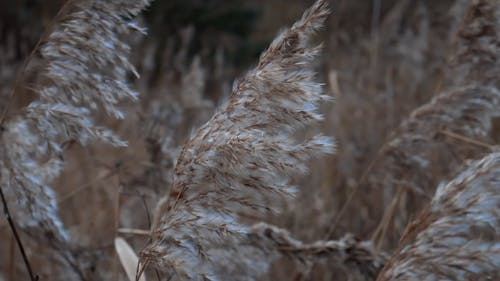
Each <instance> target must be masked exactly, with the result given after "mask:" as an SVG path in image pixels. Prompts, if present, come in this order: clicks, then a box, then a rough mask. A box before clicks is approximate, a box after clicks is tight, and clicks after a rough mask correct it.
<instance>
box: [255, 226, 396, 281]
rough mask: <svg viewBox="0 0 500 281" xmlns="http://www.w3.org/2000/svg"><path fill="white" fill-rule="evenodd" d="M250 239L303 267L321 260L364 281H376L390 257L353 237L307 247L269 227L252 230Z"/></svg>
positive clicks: (317, 242)
mask: <svg viewBox="0 0 500 281" xmlns="http://www.w3.org/2000/svg"><path fill="white" fill-rule="evenodd" d="M250 238H251V239H252V241H253V243H255V244H256V245H258V246H259V247H267V248H269V251H277V252H278V253H279V254H281V255H284V256H287V257H290V258H292V259H293V260H294V261H296V262H298V263H300V264H302V265H304V264H308V262H314V261H316V260H318V259H330V260H332V259H333V261H334V262H335V265H336V266H341V267H345V268H347V270H349V271H356V272H359V273H361V275H362V276H363V277H364V278H365V280H375V278H376V276H377V274H378V273H379V271H380V270H381V269H382V267H383V266H384V264H385V262H386V261H387V259H388V257H387V255H386V254H385V253H383V252H380V251H377V250H375V247H374V246H373V243H372V241H359V240H357V239H356V238H355V237H354V236H353V235H352V234H347V235H345V236H344V237H343V238H341V239H339V240H328V241H327V240H320V241H315V242H313V243H304V242H302V241H299V240H297V239H295V238H293V237H291V235H290V233H289V232H288V231H287V230H285V229H282V228H278V227H276V226H274V225H269V224H266V223H258V224H256V225H254V226H252V228H251V230H250Z"/></svg>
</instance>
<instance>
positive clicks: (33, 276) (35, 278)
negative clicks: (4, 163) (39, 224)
mask: <svg viewBox="0 0 500 281" xmlns="http://www.w3.org/2000/svg"><path fill="white" fill-rule="evenodd" d="M0 197H1V198H2V203H3V212H4V214H5V216H6V217H7V221H8V222H9V226H10V229H11V230H12V234H13V235H14V238H15V239H16V242H17V246H18V247H19V251H20V252H21V256H22V257H23V261H24V264H25V265H26V269H27V270H28V273H29V275H30V278H31V281H38V275H36V274H34V273H33V270H32V269H31V265H30V262H29V260H28V256H27V255H26V252H25V251H24V247H23V243H22V242H21V238H20V237H19V234H18V233H17V229H16V226H15V224H14V221H13V220H12V217H11V215H10V211H9V207H8V206H7V200H5V196H4V194H3V190H2V186H0Z"/></svg>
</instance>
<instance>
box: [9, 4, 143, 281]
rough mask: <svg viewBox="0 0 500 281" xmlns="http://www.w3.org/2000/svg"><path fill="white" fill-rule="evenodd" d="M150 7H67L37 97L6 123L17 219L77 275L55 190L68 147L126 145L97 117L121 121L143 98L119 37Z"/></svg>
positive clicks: (46, 51)
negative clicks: (131, 81)
mask: <svg viewBox="0 0 500 281" xmlns="http://www.w3.org/2000/svg"><path fill="white" fill-rule="evenodd" d="M148 2H149V1H131V0H127V1H104V0H93V1H70V2H68V4H67V6H66V7H65V8H67V9H65V10H64V11H65V12H64V13H63V14H62V15H61V17H60V18H59V20H58V22H57V23H56V24H55V26H54V27H53V29H52V31H51V33H50V34H49V35H48V37H47V38H45V40H44V41H43V42H42V45H41V47H40V49H39V50H37V51H39V53H40V55H41V57H42V59H43V63H44V68H43V69H42V70H41V71H40V73H39V74H40V75H39V76H40V78H39V79H38V81H37V83H36V84H35V85H34V86H33V87H34V90H35V91H36V92H37V93H38V94H39V96H38V97H37V98H36V100H35V101H33V102H31V103H30V104H29V105H27V106H26V107H25V108H24V109H23V110H22V111H21V112H20V113H19V114H16V115H14V116H11V117H10V118H9V119H8V120H3V122H4V126H3V128H2V129H3V132H2V143H3V145H2V147H1V149H2V152H3V153H2V155H4V157H3V159H1V160H2V161H1V163H0V167H1V179H2V182H1V184H2V188H3V189H4V191H5V193H6V195H7V197H8V200H9V203H10V204H9V207H10V208H11V209H12V213H13V217H14V220H15V222H16V223H17V224H18V225H19V226H20V227H21V228H22V229H23V230H24V231H26V232H27V233H29V234H31V235H32V236H33V237H34V238H35V240H36V241H40V242H42V244H47V243H48V246H49V247H52V248H53V249H55V250H56V252H58V253H60V254H61V255H62V256H63V257H64V259H66V260H67V262H69V263H70V264H71V266H72V267H73V268H75V267H77V266H76V261H75V260H72V259H73V257H72V254H70V251H71V248H72V247H71V246H70V245H69V244H68V243H70V237H69V235H68V232H67V231H66V229H65V227H64V225H63V223H62V221H61V219H60V218H59V216H58V214H57V212H58V211H57V204H56V196H55V193H54V191H53V189H52V188H51V187H50V184H51V182H52V181H53V180H54V179H55V178H56V177H57V176H59V174H60V173H61V170H62V166H63V162H64V161H63V156H62V152H63V148H64V145H65V144H66V143H68V142H78V143H81V144H82V145H85V144H87V143H89V142H90V141H94V140H100V141H104V142H107V143H110V144H112V145H115V146H123V145H126V142H124V141H122V140H121V139H120V138H119V137H117V136H116V135H115V134H114V133H113V132H112V131H111V130H108V129H107V128H105V127H101V126H98V125H96V124H95V123H94V121H93V119H92V118H93V116H92V115H93V113H96V112H98V111H104V112H106V113H107V114H109V115H112V116H114V117H117V118H123V117H124V114H123V113H122V112H121V111H120V106H121V103H122V102H126V101H131V100H132V101H133V100H136V99H137V94H136V93H135V92H134V91H133V90H131V89H130V87H129V86H128V85H127V82H126V81H127V77H126V76H127V75H128V74H129V73H135V72H136V71H135V69H134V68H133V66H132V65H131V64H130V62H129V61H128V59H127V55H128V53H129V51H130V48H129V46H128V45H127V44H126V43H125V42H123V40H122V39H121V36H123V35H125V34H126V33H128V32H129V31H131V30H137V29H138V27H137V25H136V24H135V23H134V22H133V21H132V18H133V17H134V16H136V15H137V14H138V13H139V12H140V11H141V10H142V9H143V8H144V7H145V6H146V5H147V4H148ZM69 271H70V270H65V273H68V274H69ZM78 274H80V278H82V279H83V276H81V274H82V273H81V272H79V273H78ZM61 278H72V279H73V278H76V277H69V276H66V277H64V276H61Z"/></svg>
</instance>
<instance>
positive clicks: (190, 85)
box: [0, 0, 498, 280]
mask: <svg viewBox="0 0 500 281" xmlns="http://www.w3.org/2000/svg"><path fill="white" fill-rule="evenodd" d="M64 2H65V1H62V0H16V1H10V0H0V95H1V96H0V98H1V100H0V106H2V107H5V106H7V104H9V106H14V107H17V108H20V107H22V106H23V105H25V104H27V103H28V102H29V101H31V100H32V99H33V97H34V96H33V94H32V93H31V92H30V90H29V87H26V90H25V92H26V94H25V95H19V96H16V97H15V98H14V102H12V103H8V100H9V97H8V96H9V92H10V90H11V88H12V86H13V83H14V81H15V77H16V73H17V71H18V69H19V68H20V66H21V65H22V63H23V61H24V60H25V59H26V58H27V57H28V56H29V54H30V52H31V50H32V49H33V48H34V46H35V44H36V42H37V40H38V39H39V38H40V37H41V36H42V34H43V31H44V30H45V28H46V27H47V26H48V25H49V24H50V22H51V19H52V18H53V17H54V16H55V15H56V14H57V12H58V10H59V9H60V7H61V6H62V5H63V4H64ZM463 2H464V1H461V0H439V1H424V0H399V1H396V0H371V1H367V0H356V1H353V0H336V1H332V3H331V8H332V11H333V14H332V16H331V17H330V18H329V20H328V22H327V24H326V26H325V28H324V29H323V30H322V31H321V32H320V33H319V34H318V36H317V38H316V40H315V41H317V43H320V42H323V44H324V52H323V54H322V56H321V57H320V58H319V59H318V61H317V70H318V73H319V74H318V79H319V80H320V81H322V82H323V83H325V90H326V91H327V92H328V93H329V94H330V95H332V96H333V97H334V98H335V102H334V103H333V104H328V105H325V106H324V108H323V109H322V110H323V112H324V114H325V117H326V118H325V121H324V122H323V123H322V124H321V125H319V126H318V127H317V128H311V129H310V130H311V131H322V132H324V134H326V135H332V136H334V137H335V138H336V139H337V142H338V152H337V153H336V155H334V156H331V157H329V158H325V159H321V160H317V161H316V162H314V163H311V169H310V170H311V173H310V175H309V176H308V177H307V178H305V179H297V182H298V184H299V186H300V187H301V191H300V193H299V195H298V196H297V198H296V200H295V201H294V202H293V203H292V204H293V205H291V206H289V207H288V208H287V210H286V211H285V212H283V213H282V214H280V215H273V216H271V215H270V216H269V217H268V218H265V219H266V220H268V221H270V222H273V223H275V224H277V225H279V226H282V227H284V228H286V229H289V230H290V231H291V232H292V234H293V235H294V236H295V237H297V238H300V239H302V240H304V241H315V240H320V239H336V238H339V237H342V236H343V235H344V234H346V233H353V234H354V235H355V236H356V237H357V238H359V239H362V240H365V239H372V240H373V241H374V243H375V245H376V248H377V249H378V250H381V251H383V250H385V251H390V250H391V249H394V247H395V246H396V245H397V242H398V240H399V237H400V236H401V233H402V231H403V230H404V227H405V226H406V224H407V223H408V221H409V219H411V218H412V217H414V216H415V215H416V214H417V213H418V210H419V209H420V208H421V207H422V206H424V205H425V204H427V203H428V202H429V199H430V198H431V197H432V195H433V191H434V189H435V188H436V186H437V184H438V183H439V182H440V181H444V180H447V179H449V178H451V176H452V174H451V172H452V171H451V169H447V168H442V167H440V166H439V165H440V164H444V165H446V164H445V163H446V162H447V161H449V159H441V160H440V161H441V162H439V163H440V164H439V163H438V164H436V165H437V166H436V168H435V169H432V170H431V171H430V173H433V174H432V175H430V174H429V175H428V176H427V177H426V178H425V181H420V182H418V185H417V186H410V187H409V188H406V187H405V188H400V187H398V186H400V183H401V182H403V181H406V180H408V181H410V179H411V178H412V177H415V174H414V173H413V174H412V173H409V172H408V171H409V169H410V168H409V167H410V166H401V165H400V166H399V169H398V170H397V171H394V170H391V169H393V168H392V166H391V165H390V163H392V162H390V160H387V159H388V158H387V157H389V156H391V155H390V153H389V152H387V153H386V150H384V149H385V148H386V146H385V144H386V143H387V141H388V140H390V139H391V137H392V136H394V134H396V133H397V130H398V127H399V125H400V123H401V122H402V121H403V120H404V119H405V118H407V117H408V116H409V114H410V112H411V111H412V110H414V109H415V108H417V107H418V106H420V105H422V104H425V103H426V102H428V101H429V100H430V99H431V98H432V97H433V96H435V95H436V94H438V93H440V92H441V91H442V90H443V89H445V88H446V86H447V85H448V84H450V83H451V81H452V80H453V77H449V76H448V75H447V67H448V61H449V58H450V55H451V54H452V53H451V52H450V50H452V46H453V43H454V35H455V33H456V31H457V27H458V23H459V22H460V20H461V18H462V15H463V6H464V4H463ZM312 3H313V1H309V0H301V1H299V0H286V1H285V0H233V1H224V0H169V1H160V0H157V1H156V2H154V3H153V4H152V5H151V7H150V8H149V9H148V10H147V11H146V12H145V13H144V14H143V16H142V17H141V18H140V22H141V24H142V25H144V26H146V27H147V29H148V35H147V36H139V35H136V36H132V37H131V38H127V40H128V42H130V44H131V45H132V51H131V57H132V60H133V61H134V63H135V65H136V66H137V68H138V70H139V73H140V74H141V77H140V79H137V80H131V81H134V82H133V83H134V84H135V89H137V91H139V92H140V93H141V99H140V102H139V103H138V104H131V105H128V106H129V109H128V112H129V114H128V117H127V118H126V120H125V121H120V122H118V121H109V120H108V118H106V117H105V116H102V120H103V122H105V123H106V124H107V125H108V126H110V127H112V128H114V129H115V130H116V131H117V132H118V134H119V135H121V136H123V138H125V139H127V140H128V141H129V143H130V145H129V147H128V148H122V149H115V148H110V147H107V146H104V145H99V144H96V145H94V146H90V147H87V148H82V147H80V146H78V145H76V144H75V145H73V146H71V148H70V149H69V152H68V156H67V159H65V161H66V162H67V165H66V167H65V172H64V174H63V176H62V177H61V178H60V179H58V180H57V181H56V182H55V183H54V185H55V187H56V189H57V192H58V197H59V207H60V210H61V211H60V214H61V216H62V218H63V220H64V222H65V224H66V226H67V227H68V228H69V229H70V231H71V233H72V235H74V237H75V239H76V240H77V241H78V244H79V245H80V246H81V247H82V249H83V248H87V249H93V252H92V255H95V258H94V259H93V260H94V262H95V265H93V267H91V268H92V270H93V271H95V272H96V273H95V274H96V276H101V277H102V276H107V275H109V276H112V275H113V274H115V273H114V272H116V271H118V274H119V276H120V278H122V279H121V280H125V279H123V278H125V277H124V276H122V274H121V273H119V270H118V269H116V268H117V267H116V261H115V259H114V254H113V238H114V237H115V236H116V235H120V236H124V237H126V238H127V240H128V241H129V242H130V243H131V244H132V245H133V246H134V248H135V249H136V250H137V251H139V250H140V249H141V248H142V247H143V246H144V245H145V243H146V242H147V237H146V236H144V235H141V234H140V233H139V234H138V233H132V232H133V231H131V229H132V230H147V229H148V228H149V224H150V217H151V214H152V212H153V210H154V206H155V204H156V201H157V199H158V198H159V197H160V196H161V195H163V194H165V193H166V192H167V191H168V188H169V184H170V180H171V179H170V174H171V169H172V167H173V164H174V161H175V158H176V155H177V153H178V151H179V147H180V146H181V145H182V143H183V142H184V141H185V140H186V138H187V137H188V136H189V135H190V133H191V132H192V131H193V130H194V129H196V128H197V127H198V126H199V125H200V124H202V123H203V122H205V121H206V120H208V118H209V117H210V116H211V114H212V113H213V112H214V110H215V108H216V107H217V105H219V104H221V103H222V101H224V99H225V98H227V97H228V95H229V94H230V92H231V86H232V84H233V83H234V81H235V79H237V78H238V77H239V76H242V75H244V73H245V71H246V70H247V69H249V68H250V67H252V65H255V64H256V63H257V61H258V56H259V54H260V52H262V51H263V50H264V48H265V47H266V46H267V45H268V44H269V43H270V41H271V40H272V39H273V37H274V36H275V35H276V34H278V32H279V31H280V30H281V29H282V28H284V27H286V26H289V25H290V24H292V23H293V22H294V21H295V20H297V19H298V18H299V17H300V16H301V14H302V13H303V11H304V10H305V9H306V8H307V7H309V6H310V5H311V4H312ZM35 59H36V54H35ZM26 77H27V78H26V79H27V81H22V82H23V83H24V85H29V83H30V81H29V79H31V78H30V75H27V76H26ZM497 131H498V130H497ZM308 133H309V132H304V134H308ZM496 138H498V135H497V136H496ZM388 155H389V156H388ZM450 157H452V156H450ZM406 168H408V169H407V170H405V169H406ZM387 174H390V175H395V174H396V175H398V177H397V178H393V179H391V180H392V181H390V182H387V177H386V175H387ZM407 174H411V175H408V176H407ZM412 182H413V181H412ZM381 187H384V188H381ZM0 237H1V238H0V241H1V242H0V272H3V274H4V278H5V280H23V277H25V273H24V271H25V269H24V267H23V264H22V263H21V262H20V261H21V260H20V257H19V254H16V253H15V251H17V250H15V245H14V240H13V239H12V238H11V234H10V232H9V230H8V228H7V227H6V222H5V221H3V220H0ZM28 243H29V242H28ZM33 249H36V245H31V247H30V251H31V253H30V254H31V256H33V263H34V264H35V266H36V264H37V263H40V264H44V262H46V261H44V257H43V255H41V256H40V255H34V253H35V250H33ZM82 251H84V250H82ZM82 254H89V253H82ZM51 270H52V269H51V268H50V266H45V267H43V268H42V269H40V270H39V271H40V274H41V277H42V280H48V279H46V278H44V277H48V276H51V274H53V272H52V271H51ZM106 274H107V275H106ZM120 274H121V275H120ZM12 278H14V279H12ZM363 278H364V277H363V276H356V275H355V274H354V273H352V272H350V271H346V270H344V269H343V268H342V267H340V266H337V265H336V264H335V263H334V262H332V261H331V260H328V258H325V259H322V260H318V261H317V262H316V263H315V264H313V265H312V267H311V270H310V271H309V272H306V273H305V272H304V271H303V270H301V269H300V268H296V267H294V266H293V263H292V262H291V261H290V260H287V259H286V258H283V259H282V260H279V261H277V262H276V263H275V265H274V266H273V268H272V270H271V272H269V274H268V275H267V276H264V277H263V278H262V280H364V279H363ZM0 280H1V278H0ZM152 280H155V279H152Z"/></svg>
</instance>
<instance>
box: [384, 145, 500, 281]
mask: <svg viewBox="0 0 500 281" xmlns="http://www.w3.org/2000/svg"><path fill="white" fill-rule="evenodd" d="M499 206H500V153H492V154H489V155H487V156H486V157H484V158H483V159H481V160H479V161H476V162H473V163H472V164H471V165H470V166H469V167H468V168H467V169H466V170H465V171H464V172H462V173H461V174H459V175H458V176H457V177H456V178H454V179H453V180H452V181H450V182H449V183H447V184H442V185H440V186H439V187H438V189H437V191H436V194H435V195H434V198H433V200H432V202H431V204H430V206H429V207H428V208H427V209H425V210H424V212H423V213H422V214H421V215H420V216H419V218H418V219H417V220H416V221H414V222H413V223H412V224H411V225H410V226H409V227H408V228H407V230H406V233H405V235H404V236H403V238H402V241H403V242H402V245H401V246H400V247H401V248H400V250H398V251H397V252H396V254H395V255H394V256H393V258H392V260H391V261H390V262H389V263H388V265H387V266H386V268H385V269H384V270H383V272H382V273H381V274H380V276H379V278H378V280H380V281H384V280H428V281H437V280H456V281H462V280H463V281H466V280H498V278H500V208H499Z"/></svg>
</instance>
